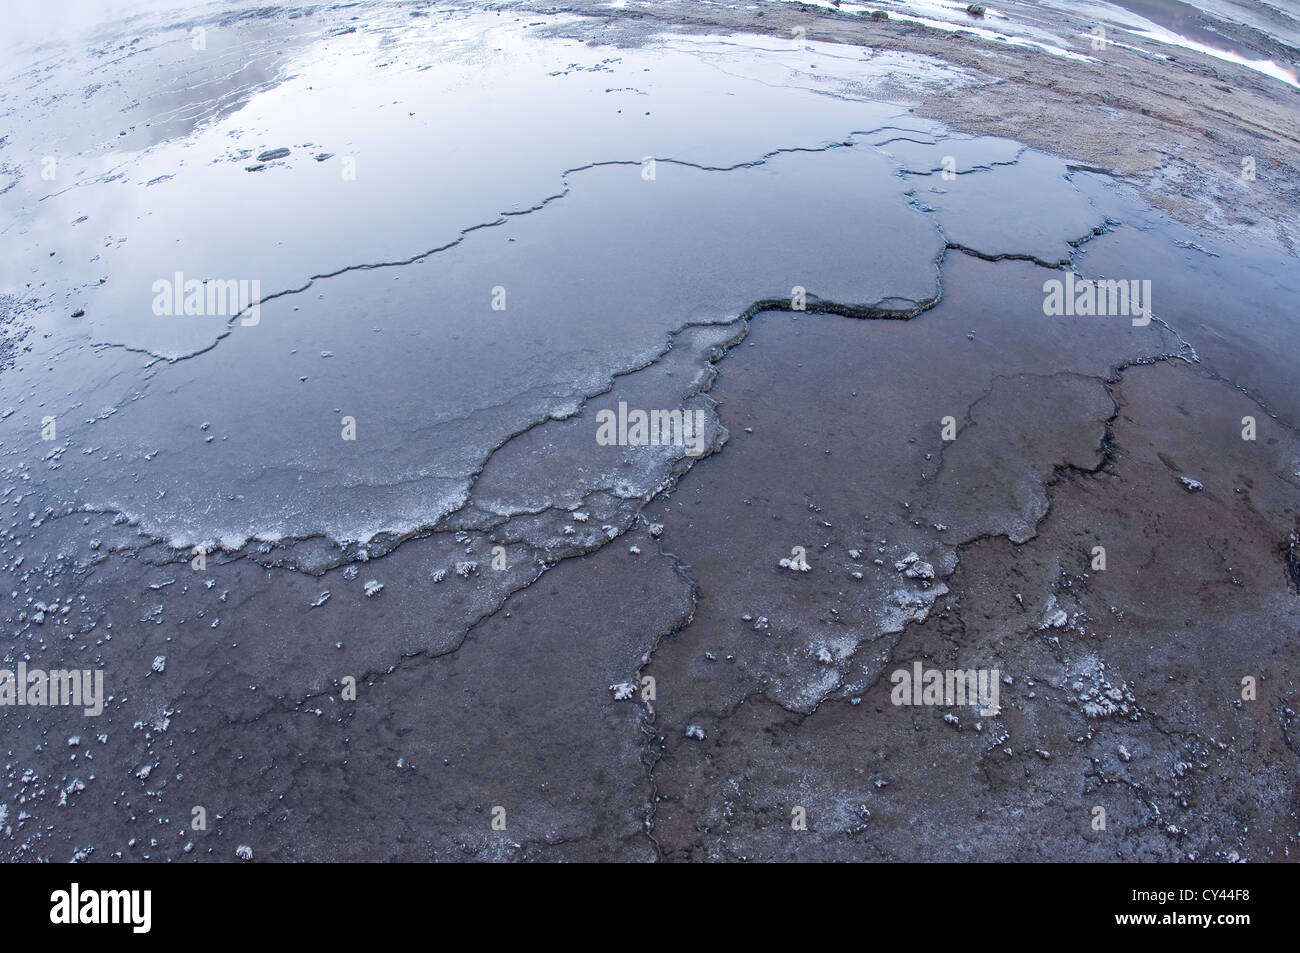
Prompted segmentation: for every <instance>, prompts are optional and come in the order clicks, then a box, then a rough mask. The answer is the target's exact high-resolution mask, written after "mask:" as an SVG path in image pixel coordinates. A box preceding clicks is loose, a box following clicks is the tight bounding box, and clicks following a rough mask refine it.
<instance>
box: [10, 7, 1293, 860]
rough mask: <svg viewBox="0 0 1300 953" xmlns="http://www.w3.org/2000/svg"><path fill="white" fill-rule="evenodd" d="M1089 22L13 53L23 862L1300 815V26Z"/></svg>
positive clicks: (859, 836)
mask: <svg viewBox="0 0 1300 953" xmlns="http://www.w3.org/2000/svg"><path fill="white" fill-rule="evenodd" d="M672 6H674V7H683V6H689V5H685V4H677V5H672ZM849 6H851V5H849ZM1093 6H1095V7H1097V8H1098V11H1094V12H1093V13H1089V12H1087V11H1085V12H1083V13H1068V14H1067V13H1065V12H1062V13H1061V14H1060V17H1056V18H1045V17H1043V15H1042V14H1041V13H1040V14H1038V15H1037V16H1038V17H1039V18H1038V19H1036V18H1035V14H1034V13H1033V12H1032V11H1030V10H1026V11H1021V10H1019V9H1018V8H1017V9H1015V10H1012V14H1013V19H1015V18H1018V19H1015V23H1008V24H1004V25H1003V26H1004V27H1005V35H999V36H984V35H981V34H979V33H972V32H969V31H967V32H964V33H957V34H954V33H953V32H952V31H951V29H949V26H945V25H944V24H942V23H928V24H927V22H925V17H923V16H921V15H920V14H917V16H915V17H913V19H912V20H908V19H907V18H906V17H907V16H908V15H910V14H908V13H907V10H906V8H905V5H895V7H896V8H897V9H895V13H896V14H897V16H895V17H893V18H891V19H890V20H888V21H880V20H872V19H871V18H870V16H869V14H867V15H861V14H859V13H854V12H853V11H851V10H847V11H846V10H838V11H837V10H821V11H819V10H816V9H813V8H811V7H802V6H799V5H793V4H786V3H779V2H774V3H763V4H758V5H751V6H750V7H744V8H742V7H740V6H734V7H726V6H722V5H699V7H698V9H696V10H695V11H694V13H693V14H692V15H691V16H685V15H683V14H682V12H681V11H680V10H678V11H677V14H674V15H669V14H667V13H665V12H664V10H663V8H655V7H650V8H647V9H645V10H639V11H628V10H626V9H625V8H615V7H610V6H609V5H607V4H598V5H597V4H584V3H573V4H568V5H565V6H563V8H562V9H554V8H551V7H548V8H547V9H546V10H545V11H541V9H540V7H538V9H536V10H535V9H533V5H531V4H527V3H525V4H519V5H518V6H517V7H512V8H510V9H508V10H505V11H503V12H502V13H501V14H500V15H498V12H497V11H496V10H495V8H493V9H490V10H489V9H483V8H482V7H481V6H480V5H477V4H472V3H466V4H432V3H431V4H427V5H421V6H418V7H393V6H391V5H386V4H368V3H362V4H356V5H350V6H346V7H338V8H336V7H332V6H326V5H323V4H322V5H317V4H311V3H304V4H299V5H292V6H289V7H283V8H271V9H267V8H260V7H254V6H249V7H248V8H247V9H244V8H242V7H241V8H239V9H237V10H234V11H225V12H223V13H220V14H212V13H211V12H210V11H206V12H204V11H200V12H198V13H193V14H190V15H187V16H185V17H176V16H174V15H169V14H167V13H165V12H158V10H157V9H156V8H152V7H150V8H146V5H143V4H142V6H141V9H140V12H139V14H138V15H135V16H132V17H129V18H126V19H120V20H114V21H112V22H105V23H97V24H85V25H75V26H76V29H75V30H74V29H73V28H72V27H71V26H70V27H69V31H70V32H69V35H68V38H67V39H66V40H62V41H59V42H53V43H48V44H44V45H36V44H33V43H28V44H27V45H26V46H24V47H23V48H22V50H21V54H20V55H18V54H16V55H14V56H12V57H10V58H9V59H7V60H6V61H5V62H6V64H7V66H6V69H7V71H8V72H7V74H6V75H5V77H4V79H3V81H2V82H0V112H3V114H4V116H5V119H6V120H7V122H6V128H9V129H12V130H13V132H12V133H11V134H9V135H7V136H6V137H5V138H3V139H0V174H2V175H3V179H0V194H3V196H4V201H5V205H4V208H3V212H4V215H3V220H0V242H2V243H3V247H4V248H5V249H6V250H7V251H8V252H9V254H7V255H5V256H3V257H2V258H0V262H2V264H0V506H3V510H2V512H3V513H4V514H5V516H4V519H3V524H2V525H0V601H2V602H3V603H4V606H3V609H2V610H0V616H2V617H3V618H4V622H5V626H4V632H5V636H4V642H3V646H2V648H3V658H2V661H0V726H2V727H0V731H2V732H3V739H4V742H3V748H4V759H3V763H4V771H3V776H4V781H5V784H4V786H3V788H2V789H0V856H3V857H4V858H5V859H8V860H14V861H68V860H74V859H75V860H91V861H103V860H149V861H162V862H167V861H186V860H214V861H235V860H236V859H237V854H236V848H237V847H238V846H240V845H248V846H251V847H252V849H253V854H252V856H253V858H254V859H256V860H259V861H260V860H272V861H286V860H366V861H383V860H403V861H410V860H610V861H651V862H653V861H693V860H738V859H749V860H784V859H801V860H927V859H946V860H1070V859H1087V860H1098V861H1111V860H1163V861H1195V860H1203V861H1225V860H1227V861H1237V860H1245V861H1282V860H1287V859H1293V858H1294V852H1295V851H1296V850H1297V849H1300V844H1297V838H1298V837H1300V830H1298V829H1297V825H1296V811H1297V808H1298V806H1300V805H1298V803H1297V788H1296V777H1297V768H1298V767H1300V764H1298V761H1300V748H1297V741H1296V727H1295V725H1294V720H1295V711H1294V709H1295V708H1296V690H1297V678H1298V677H1300V671H1298V666H1300V654H1298V653H1297V647H1296V646H1297V643H1296V637H1297V632H1298V631H1300V569H1297V566H1300V508H1298V503H1300V495H1298V494H1300V431H1298V430H1297V427H1298V426H1300V397H1298V396H1297V395H1298V394H1300V391H1298V390H1297V388H1296V383H1297V382H1296V367H1295V354H1296V348H1295V344H1296V325H1295V322H1296V318H1297V316H1296V314H1295V307H1294V304H1295V302H1296V301H1297V300H1300V287H1298V286H1297V280H1296V277H1295V275H1296V267H1295V266H1296V258H1295V244H1294V242H1295V238H1296V236H1297V234H1298V233H1297V230H1296V225H1297V223H1296V217H1295V213H1296V201H1295V200H1296V196H1297V195H1300V182H1298V181H1297V180H1296V178H1295V172H1294V169H1295V168H1296V167H1297V166H1296V162H1295V160H1296V151H1297V148H1300V143H1297V141H1296V130H1295V127H1294V123H1293V118H1294V115H1295V113H1294V106H1295V103H1296V98H1295V97H1297V96H1300V92H1296V90H1295V89H1293V88H1292V87H1291V86H1290V85H1289V84H1288V82H1287V81H1286V71H1285V69H1284V70H1282V72H1281V73H1278V75H1273V74H1270V73H1268V72H1267V71H1261V70H1263V67H1262V66H1260V63H1262V62H1264V61H1265V59H1266V58H1270V59H1268V60H1267V61H1268V62H1270V63H1283V64H1285V62H1288V60H1286V57H1288V56H1293V55H1295V50H1294V47H1293V46H1291V45H1289V44H1291V43H1293V42H1294V41H1295V33H1294V31H1293V28H1294V24H1293V23H1291V22H1290V21H1289V20H1288V19H1286V18H1282V17H1281V15H1280V14H1279V15H1277V17H1278V19H1277V22H1264V20H1266V19H1267V18H1266V17H1265V18H1264V19H1260V17H1263V15H1262V14H1260V15H1259V16H1254V15H1252V16H1251V17H1245V18H1243V19H1242V20H1240V21H1236V20H1234V21H1232V22H1231V23H1228V22H1226V21H1225V22H1224V23H1223V24H1222V25H1221V29H1219V28H1216V29H1218V32H1214V31H1211V32H1210V33H1201V32H1195V31H1194V30H1193V28H1192V26H1190V25H1184V24H1183V21H1182V20H1178V19H1168V18H1164V19H1160V22H1158V23H1155V24H1154V26H1159V27H1161V28H1162V29H1168V30H1183V31H1184V32H1183V33H1182V34H1179V36H1180V37H1183V38H1184V39H1187V40H1189V41H1195V42H1203V43H1209V42H1210V41H1211V40H1213V39H1215V37H1216V36H1219V35H1220V34H1223V35H1231V37H1233V38H1235V39H1236V40H1237V41H1238V42H1239V45H1240V46H1241V48H1242V49H1246V50H1249V51H1253V52H1252V53H1251V56H1250V57H1248V59H1250V60H1251V63H1245V64H1243V63H1237V62H1230V61H1227V60H1224V59H1223V58H1222V56H1218V57H1216V56H1215V55H1213V54H1214V53H1215V52H1216V51H1215V50H1211V51H1210V52H1209V53H1196V52H1194V51H1189V50H1187V49H1185V48H1183V47H1178V50H1179V51H1180V52H1179V53H1178V54H1177V56H1176V57H1175V58H1174V59H1172V60H1171V59H1169V58H1168V55H1167V53H1166V52H1161V51H1162V50H1165V47H1166V45H1167V42H1166V40H1160V39H1159V37H1160V36H1163V34H1157V33H1156V32H1153V29H1148V26H1147V25H1144V24H1146V23H1147V21H1145V20H1143V21H1142V22H1141V23H1138V22H1136V21H1133V20H1132V17H1134V16H1139V15H1141V14H1142V10H1143V9H1145V8H1146V7H1148V6H1151V5H1145V4H1137V3H1125V4H1120V5H1116V6H1115V7H1114V8H1113V9H1111V8H1109V7H1108V6H1107V5H1104V4H1095V5H1093ZM1156 6H1158V5H1156ZM751 7H752V9H751ZM1102 7H1107V9H1106V10H1101V9H1100V8H1102ZM891 9H894V7H891ZM1160 9H1161V10H1162V11H1163V10H1164V8H1163V7H1161V8H1160ZM1089 10H1091V7H1090V8H1089ZM1147 12H1148V13H1150V14H1151V15H1152V16H1156V12H1153V11H1151V10H1148V11H1147ZM1157 12H1158V11H1157ZM1094 13H1095V15H1096V16H1099V17H1103V21H1102V22H1105V23H1107V24H1109V25H1110V29H1111V30H1112V32H1114V31H1120V32H1122V31H1124V30H1125V29H1127V30H1128V31H1129V32H1130V33H1132V35H1131V36H1129V37H1128V39H1130V40H1132V42H1131V43H1129V42H1128V41H1127V40H1126V41H1125V44H1124V45H1122V46H1121V45H1112V47H1111V48H1109V49H1108V50H1106V51H1105V52H1104V55H1106V56H1113V57H1115V58H1116V62H1118V63H1121V64H1123V65H1125V68H1126V69H1129V70H1130V74H1131V75H1130V78H1129V79H1128V80H1127V81H1118V82H1115V81H1113V80H1114V77H1115V76H1117V75H1118V73H1116V72H1114V71H1112V72H1111V73H1109V74H1108V73H1106V72H1105V69H1104V63H1103V62H1102V56H1100V55H1096V54H1097V51H1095V50H1092V49H1091V48H1090V46H1089V41H1088V39H1087V36H1088V35H1087V34H1086V33H1081V32H1080V31H1083V30H1086V28H1087V22H1088V21H1086V20H1084V19H1078V18H1082V17H1084V16H1090V15H1094ZM416 14H419V15H416ZM999 15H1001V14H999ZM674 16H675V17H676V19H674ZM1162 16H1163V14H1162ZM1072 17H1073V18H1076V19H1071V18H1072ZM1104 17H1109V18H1110V19H1104ZM1125 17H1128V18H1129V19H1127V20H1126V19H1125ZM1158 19H1159V18H1158ZM1284 20H1285V22H1283V21H1284ZM1196 22H1197V23H1198V24H1200V26H1198V27H1197V28H1196V29H1197V30H1203V29H1204V23H1203V22H1202V21H1200V20H1198V21H1196ZM1126 25H1127V26H1126ZM1013 27H1014V29H1013ZM800 29H802V32H800ZM945 31H946V32H945ZM1225 31H1226V32H1225ZM1115 35H1119V33H1116V34H1115ZM1125 35H1127V34H1125ZM200 37H202V42H200V40H199V38H200ZM954 37H955V38H954ZM1008 37H1010V38H1011V39H1008ZM1081 37H1082V38H1081ZM1153 37H1156V39H1153ZM1112 38H1113V37H1112ZM1198 38H1199V39H1198ZM1168 42H1172V41H1171V40H1170V41H1168ZM1161 44H1165V45H1161ZM1171 48H1172V47H1171ZM1217 52H1222V51H1217ZM1225 55H1226V54H1225ZM1198 57H1199V58H1198ZM1239 58H1240V57H1239ZM1289 62H1293V60H1291V61H1289ZM1252 63H1253V65H1252ZM10 64H12V65H10ZM1013 67H1014V69H1013ZM1013 75H1014V79H1012V78H1010V77H1012V76H1013ZM1279 77H1280V78H1279ZM1180 82H1182V83H1191V84H1193V85H1196V84H1203V85H1205V86H1206V87H1207V88H1209V87H1212V86H1215V84H1216V83H1219V85H1220V86H1222V84H1223V83H1225V82H1231V83H1232V84H1233V85H1232V86H1231V87H1224V88H1227V89H1228V90H1229V91H1228V92H1227V93H1224V92H1222V89H1220V90H1219V93H1218V94H1217V95H1220V97H1221V99H1222V98H1223V97H1228V96H1239V97H1241V98H1242V99H1243V100H1246V99H1248V100H1249V101H1250V102H1251V103H1252V106H1251V108H1250V109H1249V110H1245V111H1240V110H1237V111H1234V109H1230V108H1226V107H1225V108H1223V109H1221V110H1219V111H1217V112H1216V113H1215V118H1214V119H1213V121H1212V123H1209V127H1208V128H1207V129H1206V130H1205V131H1204V135H1202V134H1201V133H1200V132H1197V133H1195V134H1193V133H1191V132H1188V131H1187V130H1186V124H1185V122H1184V120H1183V113H1182V109H1183V106H1182V105H1180V104H1179V102H1178V101H1177V97H1176V96H1174V95H1172V93H1169V91H1170V90H1174V89H1176V88H1177V87H1178V83H1180ZM1069 83H1073V84H1074V87H1073V88H1077V89H1080V90H1085V91H1089V90H1091V91H1094V92H1095V91H1097V90H1100V89H1102V87H1106V89H1107V90H1113V91H1108V92H1106V98H1102V99H1099V100H1097V101H1096V102H1093V101H1091V100H1089V101H1088V103H1087V105H1086V106H1085V107H1078V106H1077V105H1076V106H1075V107H1074V108H1075V109H1076V110H1079V109H1082V110H1083V113H1082V114H1083V115H1085V116H1089V117H1093V116H1095V117H1096V122H1097V124H1098V125H1097V126H1096V127H1088V128H1092V129H1093V132H1094V133H1095V132H1096V131H1097V130H1102V133H1101V134H1100V136H1098V135H1091V134H1085V133H1087V129H1086V128H1084V127H1083V126H1079V127H1077V128H1075V129H1074V131H1073V132H1072V133H1069V134H1067V133H1066V132H1065V131H1064V122H1063V120H1062V118H1061V109H1064V108H1065V107H1064V105H1063V104H1064V101H1065V100H1064V96H1065V94H1064V93H1062V92H1061V90H1060V89H1059V88H1058V87H1059V86H1061V85H1068V84H1069ZM1215 88H1218V87H1215ZM1234 90H1235V92H1234ZM1167 93H1168V94H1167ZM1084 95H1085V97H1086V96H1088V95H1091V92H1085V94H1084ZM1098 95H1100V94H1098ZM1052 97H1060V100H1059V101H1058V100H1056V99H1053V98H1052ZM959 101H960V102H961V103H964V106H963V107H962V108H958V106H957V105H955V103H957V102H959ZM1221 105H1222V103H1221ZM1057 107H1059V108H1057ZM1053 109H1056V111H1055V112H1054V111H1053ZM1288 110H1290V112H1289V113H1288ZM1240 115H1248V116H1249V117H1250V118H1249V120H1244V119H1238V118H1235V117H1237V116H1240ZM1287 115H1290V116H1291V120H1290V121H1288V120H1287V119H1286V116H1287ZM1126 123H1127V124H1129V125H1130V127H1131V128H1132V129H1140V130H1141V136H1140V137H1137V138H1138V139H1140V142H1139V143H1138V144H1137V145H1135V144H1134V141H1133V139H1132V138H1130V139H1129V140H1126V142H1125V144H1122V145H1114V146H1113V148H1111V147H1108V146H1105V145H1104V142H1103V140H1104V137H1105V135H1106V134H1109V133H1111V132H1114V131H1115V130H1117V129H1121V128H1124V127H1125V124H1126ZM1085 126H1086V124H1085ZM1044 130H1048V131H1047V132H1045V131H1044ZM1251 137H1254V141H1253V144H1251V145H1249V148H1250V149H1251V150H1252V151H1251V153H1250V158H1251V159H1252V165H1251V168H1253V169H1254V170H1255V172H1256V178H1251V179H1247V178H1245V177H1244V176H1243V175H1242V174H1241V170H1242V169H1243V168H1244V166H1243V164H1242V158H1243V155H1244V154H1245V153H1243V151H1242V149H1243V148H1244V147H1242V146H1241V143H1243V142H1247V141H1250V140H1251ZM1099 143H1101V144H1099ZM1107 148H1110V152H1109V153H1107V152H1106V150H1107ZM1159 156H1164V157H1166V159H1157V158H1153V157H1159ZM1171 157H1172V158H1171ZM1211 166H1214V167H1216V168H1218V169H1219V171H1218V172H1215V173H1213V174H1211V173H1209V172H1206V171H1205V170H1206V169H1207V168H1209V167H1211ZM250 170H252V171H250ZM1197 170H1199V171H1197ZM1225 170H1226V171H1225ZM1103 283H1110V284H1103ZM1120 283H1122V286H1121V284H1120ZM1085 286H1087V287H1089V288H1092V289H1094V290H1096V289H1103V290H1102V291H1101V293H1100V297H1099V298H1097V299H1096V300H1099V301H1101V304H1096V303H1095V302H1094V306H1087V305H1083V304H1080V302H1081V301H1082V300H1084V299H1082V298H1079V299H1076V298H1073V297H1072V298H1071V301H1070V305H1069V307H1068V308H1064V309H1062V308H1053V307H1052V305H1051V304H1050V301H1051V299H1052V296H1053V294H1056V293H1057V291H1054V290H1053V289H1058V290H1059V289H1061V288H1066V287H1068V288H1071V289H1076V288H1083V287H1085ZM1121 287H1122V290H1123V291H1124V295H1123V301H1124V303H1123V305H1121V304H1120V301H1121V299H1120V290H1121ZM1106 289H1109V290H1106ZM218 291H219V294H218ZM1130 292H1132V295H1130ZM652 413H653V414H654V415H655V416H653V417H651V414H652ZM637 414H644V415H645V417H646V418H648V419H650V420H654V421H657V423H655V425H654V429H653V435H654V437H656V438H657V437H659V436H663V437H664V439H662V440H659V439H651V437H650V433H651V431H643V432H641V434H640V436H638V430H637V426H638V425H637V422H636V417H637ZM674 415H675V416H674ZM661 425H662V429H660V427H661ZM674 427H675V428H676V429H674ZM20 666H21V670H22V671H24V672H26V671H31V670H40V671H50V670H75V671H77V672H81V671H87V672H91V673H96V672H97V673H101V674H102V678H103V685H104V694H103V697H101V698H98V699H96V700H95V704H94V705H93V706H92V707H102V711H98V712H94V713H89V714H88V713H87V712H86V711H85V710H84V709H85V708H86V707H87V705H86V704H79V705H77V706H73V705H68V704H46V703H45V701H48V699H42V698H40V697H39V696H30V698H31V700H32V701H33V703H32V704H22V705H19V704H17V694H18V686H17V684H16V681H15V679H16V674H17V672H18V671H19V670H20ZM930 669H933V670H940V671H958V672H966V671H971V672H984V673H990V672H991V673H994V674H993V686H994V687H995V688H996V698H985V699H984V700H983V701H981V702H979V703H975V701H973V700H969V701H971V703H968V704H967V703H962V702H961V701H960V700H948V699H935V700H930V701H923V699H922V698H921V696H920V695H919V694H918V695H917V696H916V697H915V698H912V697H911V696H910V693H905V694H904V695H903V696H901V698H900V694H899V691H898V690H897V687H896V686H897V684H898V677H899V673H900V672H902V673H904V674H908V673H911V672H913V671H923V670H930ZM9 672H12V673H14V676H13V677H8V676H7V674H6V673H9ZM7 677H8V681H6V678H7ZM6 693H7V694H6ZM23 699H24V702H26V701H28V700H29V696H28V695H27V694H25V693H24V696H23ZM82 701H86V700H85V699H82ZM914 702H921V703H914ZM197 808H203V813H204V814H205V816H206V824H205V825H203V826H202V827H199V828H196V826H195V825H194V823H193V818H194V816H195V811H196V809H197ZM1098 809H1101V811H1102V812H1103V813H1104V817H1105V823H1104V824H1103V825H1101V826H1099V825H1098V824H1097V818H1098V816H1099V815H1098Z"/></svg>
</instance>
